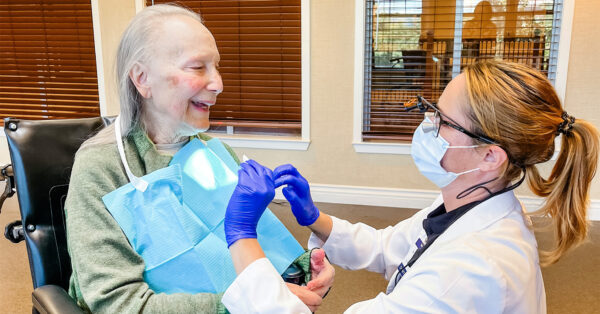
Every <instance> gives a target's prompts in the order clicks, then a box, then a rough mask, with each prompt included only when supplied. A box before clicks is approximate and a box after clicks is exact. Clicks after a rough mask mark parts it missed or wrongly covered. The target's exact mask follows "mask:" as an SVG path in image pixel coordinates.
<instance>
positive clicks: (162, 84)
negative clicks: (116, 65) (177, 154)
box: [143, 16, 223, 138]
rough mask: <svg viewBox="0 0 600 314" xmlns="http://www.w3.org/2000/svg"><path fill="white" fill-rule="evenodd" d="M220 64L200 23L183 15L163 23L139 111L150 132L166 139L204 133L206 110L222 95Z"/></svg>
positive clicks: (205, 30)
mask: <svg viewBox="0 0 600 314" xmlns="http://www.w3.org/2000/svg"><path fill="white" fill-rule="evenodd" d="M219 60H220V56H219V51H218V50H217V45H216V43H215V40H214V38H213V36H212V34H211V33H210V32H209V31H208V29H206V27H204V25H202V24H201V23H200V22H198V21H196V20H194V19H192V18H190V17H187V16H182V17H173V18H171V19H169V20H167V21H165V22H164V23H163V26H162V31H160V32H157V34H156V38H155V41H154V42H153V43H152V59H151V60H149V64H148V66H147V85H148V87H149V93H148V94H147V95H146V97H145V98H146V100H145V103H144V108H143V112H144V117H145V119H146V120H150V121H145V122H146V128H147V129H149V133H154V134H153V135H156V134H157V133H158V134H160V135H162V137H163V138H169V137H170V136H175V137H176V136H178V135H192V134H195V133H196V132H199V131H205V130H207V129H208V127H209V121H208V117H209V108H210V106H212V105H214V104H215V101H216V100H217V95H218V94H219V93H220V92H221V91H222V90H223V82H222V80H221V75H220V74H219V71H218V65H219ZM152 129H154V130H152ZM169 132H170V133H171V134H168V133H169Z"/></svg>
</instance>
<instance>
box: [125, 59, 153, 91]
mask: <svg viewBox="0 0 600 314" xmlns="http://www.w3.org/2000/svg"><path fill="white" fill-rule="evenodd" d="M129 78H130V79H131V81H132V82H133V85H135V88H136V89H137V91H138V93H140V95H141V96H142V97H144V98H150V97H151V96H152V91H151V90H150V85H149V84H148V67H147V66H145V65H144V64H141V63H139V62H136V64H134V65H133V67H132V68H131V70H130V71H129Z"/></svg>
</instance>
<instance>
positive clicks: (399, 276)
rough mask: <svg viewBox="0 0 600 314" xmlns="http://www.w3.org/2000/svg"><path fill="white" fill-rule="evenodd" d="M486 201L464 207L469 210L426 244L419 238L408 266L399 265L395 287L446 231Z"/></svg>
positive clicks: (426, 241)
mask: <svg viewBox="0 0 600 314" xmlns="http://www.w3.org/2000/svg"><path fill="white" fill-rule="evenodd" d="M485 200H487V198H486V199H484V200H481V201H475V202H472V203H469V204H466V205H463V206H464V207H467V208H463V210H462V211H461V212H459V213H458V214H457V215H456V216H454V217H453V218H452V220H451V221H450V223H448V225H447V226H446V229H444V231H442V232H441V233H438V234H434V235H432V236H427V237H426V240H425V243H423V240H422V239H421V237H419V238H418V239H417V241H416V242H415V246H416V248H417V250H416V251H415V252H414V254H413V256H412V257H411V258H410V260H408V262H407V263H406V265H404V263H400V265H398V272H397V273H396V278H395V279H394V285H397V284H398V282H399V281H400V279H402V277H404V274H406V272H407V271H408V270H409V269H410V268H411V267H412V266H413V265H414V263H415V262H416V261H417V259H419V257H421V255H423V253H424V252H425V251H426V250H427V249H428V248H429V247H430V246H431V245H432V244H433V243H434V242H435V240H437V239H438V238H439V237H440V236H441V235H442V234H443V233H444V232H445V231H446V230H448V228H450V226H451V225H452V224H453V223H455V222H456V221H457V220H458V219H459V218H460V217H462V216H463V215H464V214H466V213H467V212H468V211H470V210H471V209H472V208H473V207H475V206H477V205H479V204H480V203H482V202H483V201H485ZM440 206H441V205H440ZM422 233H424V232H422Z"/></svg>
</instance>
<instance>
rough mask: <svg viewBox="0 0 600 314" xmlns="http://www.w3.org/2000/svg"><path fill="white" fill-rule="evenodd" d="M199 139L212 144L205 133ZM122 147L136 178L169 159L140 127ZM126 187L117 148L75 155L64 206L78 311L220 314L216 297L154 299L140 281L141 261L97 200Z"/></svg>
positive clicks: (71, 289) (96, 148) (158, 296)
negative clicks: (80, 309)
mask: <svg viewBox="0 0 600 314" xmlns="http://www.w3.org/2000/svg"><path fill="white" fill-rule="evenodd" d="M199 137H200V139H202V140H208V139H210V137H208V136H206V135H203V134H199ZM226 147H227V149H228V150H229V152H230V153H231V155H232V156H233V157H234V159H235V160H236V161H238V163H239V160H238V158H237V157H236V155H235V153H234V152H233V151H232V150H231V148H229V147H228V146H226ZM124 148H125V155H126V156H127V161H128V163H129V167H130V168H131V171H132V172H133V173H134V174H135V175H136V176H140V177H141V176H144V175H146V174H148V173H151V172H153V171H155V170H157V169H160V168H164V167H166V166H168V164H169V162H170V161H171V158H172V156H169V155H162V154H160V153H159V152H158V151H157V150H156V147H155V145H154V144H153V143H152V141H150V139H149V138H148V136H147V135H146V133H145V132H143V131H142V130H141V129H140V128H137V129H135V130H134V131H133V132H132V134H131V135H130V136H129V137H127V138H126V140H125V141H124ZM127 183H128V180H127V175H126V174H125V171H124V168H123V166H122V165H121V160H120V158H119V153H118V151H117V146H116V143H111V144H103V145H96V146H90V147H86V148H84V149H81V150H79V151H78V152H77V155H76V157H75V163H74V165H73V170H72V174H71V183H70V185H69V192H68V196H67V200H66V204H65V215H66V225H67V243H68V248H69V254H70V256H71V265H72V268H73V273H72V274H71V280H70V286H69V294H70V295H71V296H72V297H73V298H74V299H75V300H76V301H77V304H78V305H79V306H80V307H81V308H82V309H84V310H85V311H87V312H94V313H140V312H144V313H217V312H221V311H222V310H223V306H222V304H221V302H220V300H221V296H222V295H220V294H211V293H199V294H184V293H177V294H169V295H167V294H164V293H159V294H157V293H155V292H154V291H152V290H151V289H150V288H149V287H148V285H147V284H146V282H144V278H143V272H144V260H143V259H142V258H141V256H140V255H138V254H137V253H136V252H135V250H134V249H133V248H132V247H131V245H130V244H129V242H128V240H127V237H126V236H125V234H123V232H122V231H121V228H120V227H119V225H118V224H117V222H116V221H115V220H114V219H113V217H112V216H111V215H110V213H109V212H108V210H107V209H106V207H105V206H104V203H103V202H102V199H101V198H102V197H103V196H104V195H106V194H108V193H109V192H111V191H113V190H115V189H117V188H119V187H121V186H123V185H125V184H127Z"/></svg>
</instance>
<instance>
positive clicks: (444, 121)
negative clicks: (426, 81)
mask: <svg viewBox="0 0 600 314" xmlns="http://www.w3.org/2000/svg"><path fill="white" fill-rule="evenodd" d="M409 105H412V106H408V107H406V111H410V110H413V109H416V108H418V109H419V112H424V113H425V120H424V121H423V124H422V125H423V131H425V132H435V137H438V135H439V134H440V128H441V126H442V125H447V126H449V127H451V128H453V129H455V130H457V131H459V132H461V133H463V134H466V135H467V136H469V137H471V138H474V139H476V140H479V141H481V142H483V143H486V144H493V145H498V144H497V143H496V142H495V141H494V140H492V139H491V138H489V137H487V136H483V135H476V134H474V133H472V132H469V131H468V130H467V129H465V128H463V127H462V126H460V125H458V123H456V121H454V120H452V119H450V118H449V117H448V116H446V115H444V114H443V113H442V112H441V111H440V109H439V108H438V107H437V106H436V105H435V104H432V103H430V102H429V101H428V100H427V99H425V98H423V97H421V96H417V103H416V104H415V103H414V102H412V103H409ZM429 109H433V111H428V110H429ZM450 121H452V122H450Z"/></svg>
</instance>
